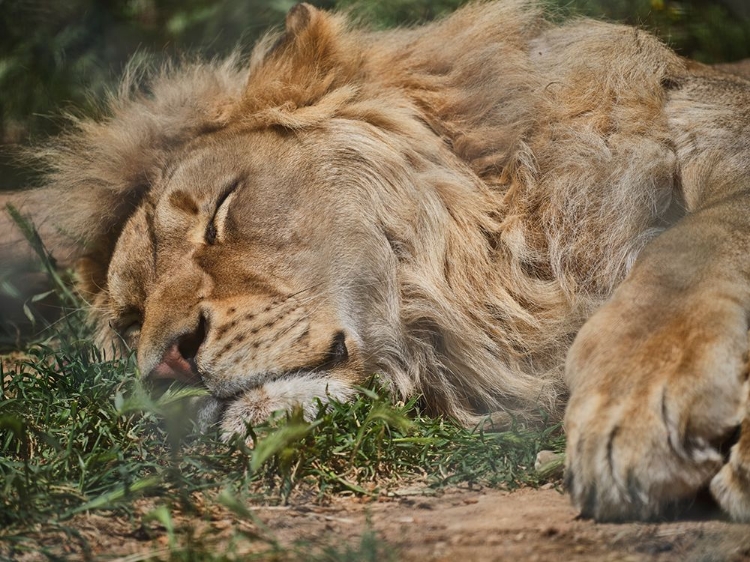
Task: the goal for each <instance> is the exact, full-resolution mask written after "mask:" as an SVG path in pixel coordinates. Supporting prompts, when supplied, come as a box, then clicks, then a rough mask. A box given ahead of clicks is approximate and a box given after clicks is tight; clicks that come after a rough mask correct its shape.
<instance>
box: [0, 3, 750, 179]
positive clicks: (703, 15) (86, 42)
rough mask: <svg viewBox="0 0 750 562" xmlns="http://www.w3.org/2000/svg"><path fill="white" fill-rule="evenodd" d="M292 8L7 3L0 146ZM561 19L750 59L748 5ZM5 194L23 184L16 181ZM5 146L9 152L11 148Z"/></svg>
mask: <svg viewBox="0 0 750 562" xmlns="http://www.w3.org/2000/svg"><path fill="white" fill-rule="evenodd" d="M464 1H465V0H312V1H311V3H313V4H315V5H317V6H319V7H323V8H327V9H334V8H338V9H342V8H343V9H348V10H350V11H352V12H353V13H354V14H356V15H357V16H360V17H362V18H363V19H364V20H365V21H369V22H370V23H372V24H373V25H375V26H379V27H387V26H393V25H399V24H408V23H414V22H419V21H427V20H430V19H433V18H435V17H437V16H440V15H442V14H444V13H446V12H449V11H451V10H453V9H455V8H456V7H457V6H458V5H460V4H462V3H463V2H464ZM295 3H296V2H295V1H294V0H64V1H61V0H0V144H2V145H13V144H16V143H26V142H28V141H30V140H32V141H33V140H38V139H39V138H40V137H44V136H45V135H47V134H50V133H54V132H55V131H57V130H58V129H59V127H60V125H61V120H60V119H58V118H56V117H55V116H56V115H59V114H60V113H61V112H63V111H65V110H66V109H69V108H75V110H76V111H77V112H83V113H88V112H91V111H93V109H94V106H95V100H96V99H98V98H101V95H102V93H103V92H104V91H105V90H106V89H107V88H108V87H110V86H111V85H112V84H113V83H114V82H115V81H116V79H117V76H118V75H119V74H120V73H121V72H122V70H123V68H124V66H125V64H126V63H127V61H128V60H130V59H131V58H133V57H136V58H139V57H149V56H154V55H155V56H156V58H158V57H160V56H169V55H174V54H175V53H178V52H182V51H185V50H190V51H199V52H202V53H203V54H205V55H207V56H213V55H220V54H223V53H226V52H228V51H230V50H231V49H233V48H235V47H236V46H237V45H240V46H241V47H243V48H245V49H249V47H250V46H251V45H252V43H253V42H254V41H255V40H256V39H257V38H258V36H259V35H260V34H261V33H263V31H265V30H266V29H268V28H269V27H273V26H280V25H281V24H282V22H283V18H284V14H285V13H286V11H287V10H288V9H289V8H291V7H292V6H293V5H294V4H295ZM547 3H548V4H550V5H551V6H552V7H553V8H555V9H556V13H559V14H560V15H561V16H569V15H574V14H583V15H589V16H593V17H597V18H604V19H607V20H611V21H621V22H626V23H629V24H635V25H639V26H641V27H644V28H646V29H649V30H652V31H654V32H656V33H657V34H659V35H660V36H661V37H662V38H663V39H664V40H665V41H667V42H668V43H670V44H671V45H672V46H673V47H674V48H676V49H677V50H678V51H679V52H680V53H682V54H684V55H685V56H688V57H691V58H695V59H698V60H701V61H704V62H721V61H729V60H735V59H740V58H744V57H750V2H748V1H747V0H718V1H717V0H547ZM1 148H2V147H0V153H4V154H5V157H4V158H5V159H6V160H5V161H4V162H0V177H2V178H3V180H2V182H1V183H0V189H8V188H13V187H20V185H19V184H21V183H23V181H24V179H23V177H22V176H21V175H19V174H18V170H16V172H15V173H8V167H7V166H8V162H7V154H8V152H9V151H8V150H1ZM6 148H7V146H6Z"/></svg>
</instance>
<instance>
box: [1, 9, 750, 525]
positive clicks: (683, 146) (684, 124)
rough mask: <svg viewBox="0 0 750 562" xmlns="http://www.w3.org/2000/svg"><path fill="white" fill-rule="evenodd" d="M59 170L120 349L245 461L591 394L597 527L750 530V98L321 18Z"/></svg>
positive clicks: (194, 83) (481, 20)
mask: <svg viewBox="0 0 750 562" xmlns="http://www.w3.org/2000/svg"><path fill="white" fill-rule="evenodd" d="M38 156H39V158H40V159H41V160H42V162H43V163H44V164H45V165H46V166H48V168H49V173H48V174H47V177H46V182H47V185H46V186H45V187H43V189H42V190H41V191H37V192H30V193H27V194H25V195H24V196H23V197H19V198H18V201H17V204H19V205H21V206H22V207H23V208H24V209H25V212H28V213H31V214H33V215H34V216H35V217H36V219H37V220H38V221H40V224H41V228H42V231H43V233H45V234H46V236H47V237H49V239H50V240H52V242H51V243H52V244H53V245H54V246H55V247H57V248H61V249H65V250H66V251H69V252H70V255H71V256H73V257H75V258H76V259H77V260H78V273H79V277H80V289H81V291H82V293H83V294H84V295H85V296H86V298H87V299H88V300H89V302H90V303H91V305H92V307H91V308H92V316H93V318H94V319H95V321H96V323H97V325H98V338H99V342H100V344H101V345H102V346H103V347H104V348H105V349H111V346H112V345H114V344H115V343H116V342H119V341H125V342H126V343H127V345H129V346H130V347H134V348H135V347H137V357H138V364H139V367H140V371H141V372H142V373H143V375H144V376H145V377H147V378H151V379H168V380H171V379H176V380H179V381H184V382H187V383H191V384H198V385H203V386H204V387H205V388H206V389H208V390H209V391H210V394H211V397H210V398H208V399H205V400H204V403H203V404H202V409H201V412H202V413H201V417H202V419H203V420H204V422H207V423H213V422H217V423H220V424H221V427H222V428H223V431H224V433H225V434H226V435H231V434H232V433H234V432H237V431H242V430H243V429H244V423H245V422H248V421H249V422H254V421H256V420H260V419H263V418H264V417H265V416H267V415H268V414H269V413H270V412H272V411H273V410H276V409H282V408H289V407H292V406H293V405H295V404H301V405H302V406H303V407H306V408H308V410H309V409H310V408H313V407H314V403H315V399H316V398H320V399H328V398H331V397H332V398H336V399H346V398H348V397H350V396H351V395H352V394H353V392H354V391H353V388H354V386H355V385H357V384H359V383H361V382H362V381H363V380H365V378H366V377H367V376H368V375H369V374H371V373H375V372H377V373H382V375H383V376H384V377H385V378H386V380H387V381H388V383H390V384H391V385H392V387H393V389H394V390H395V391H396V392H397V393H399V394H400V395H403V396H410V395H414V394H416V393H420V394H422V395H424V399H425V402H426V403H427V404H428V406H429V407H430V408H431V409H432V411H434V412H436V413H440V414H445V415H449V416H452V417H454V418H456V419H458V420H460V421H462V422H465V423H473V422H474V421H475V420H477V419H479V416H481V414H483V413H486V412H491V411H504V412H506V413H508V415H512V416H515V417H517V418H518V417H520V418H525V419H530V418H532V417H533V416H534V415H537V414H538V412H539V411H540V409H544V410H548V411H550V412H552V413H553V415H554V413H555V412H557V413H558V415H559V412H560V409H561V407H562V406H561V403H562V402H564V400H563V397H564V396H565V395H567V394H569V396H570V399H569V402H568V406H567V413H566V415H565V427H566V431H567V434H568V456H567V459H568V460H567V474H568V477H567V480H568V485H569V489H570V492H571V494H572V496H573V501H574V502H575V504H576V505H577V506H578V507H579V508H580V509H581V510H582V512H583V513H584V514H585V515H591V516H594V517H596V518H599V519H605V520H608V519H621V518H648V517H654V516H658V515H659V514H661V513H663V512H664V510H665V508H667V507H669V506H670V505H672V504H673V503H674V502H676V501H678V500H681V499H684V498H689V497H692V496H693V495H694V494H695V493H696V491H698V490H699V489H701V488H704V487H706V486H707V485H710V489H711V491H712V492H713V495H714V497H715V498H716V499H717V500H718V502H719V503H720V505H721V506H722V507H723V508H724V509H725V510H726V511H727V512H728V513H729V514H731V516H732V517H734V518H736V519H744V520H747V519H750V422H748V421H747V419H746V415H747V412H748V410H747V408H748V404H747V398H748V383H747V378H748V368H747V362H748V337H747V333H748V314H750V252H748V248H750V191H748V188H750V82H747V81H745V80H743V79H742V78H740V77H736V76H731V75H729V74H723V73H720V72H719V71H716V70H712V69H710V68H708V67H705V66H702V65H699V64H697V63H692V62H689V61H687V60H684V59H682V58H680V57H678V56H677V55H675V54H674V53H673V52H671V51H670V50H669V49H667V48H666V47H665V46H664V45H662V44H661V43H660V42H659V41H657V40H656V39H654V38H653V37H652V36H650V35H649V34H647V33H644V32H642V31H640V30H638V29H633V28H630V27H623V26H617V25H609V24H603V23H597V22H593V21H580V20H577V21H573V22H570V23H567V24H565V25H562V26H555V25H553V24H551V23H548V22H547V21H546V20H545V19H544V16H543V14H542V13H541V10H540V9H539V8H538V7H537V5H536V4H535V3H534V2H533V1H520V0H506V1H501V2H496V3H480V4H474V5H471V6H469V7H466V8H463V9H461V10H459V11H458V12H456V13H455V14H454V15H452V16H450V17H449V18H447V19H445V20H443V21H440V22H437V23H433V24H430V25H426V26H424V27H420V28H416V29H408V30H397V31H385V32H373V31H368V30H363V29H361V28H358V27H356V26H353V25H351V24H350V23H349V22H348V21H347V19H346V18H345V17H343V16H340V15H332V14H328V13H325V12H322V11H318V10H316V9H314V8H312V7H310V6H308V5H305V4H302V5H299V6H297V7H296V8H294V9H292V10H291V12H290V13H289V15H288V17H287V22H286V30H285V32H284V33H283V34H280V35H271V36H269V37H267V38H266V39H264V40H262V41H261V42H260V43H259V44H258V45H257V47H256V48H255V50H254V51H253V53H252V55H251V56H250V57H249V60H237V58H236V57H235V58H230V59H229V60H227V61H224V62H211V63H201V62H198V63H193V64H185V65H183V66H181V67H178V68H166V69H164V70H162V71H161V72H159V73H156V74H155V75H154V76H152V77H151V79H150V80H149V81H147V85H146V86H144V85H143V84H140V83H139V84H136V83H135V80H134V79H133V78H132V76H131V77H130V78H127V79H126V80H125V83H124V85H123V87H122V89H121V91H120V93H119V94H117V95H116V96H113V97H112V99H111V100H110V101H109V116H108V117H106V118H105V119H102V120H99V121H96V120H82V121H79V122H77V123H75V124H74V127H73V130H72V131H71V132H69V133H68V134H67V135H66V136H63V137H62V138H59V139H57V140H54V141H53V142H51V143H50V144H49V146H47V147H46V148H44V149H42V150H40V151H39V153H38ZM9 228H10V227H7V226H6V232H10V230H8V229H9ZM7 236H10V237H11V243H13V242H14V237H16V238H17V236H18V235H17V234H13V235H10V234H8V235H6V237H7ZM582 326H583V327H582ZM576 334H578V335H577V336H576ZM574 338H575V341H574ZM571 346H572V347H571ZM566 354H567V362H566V361H565V360H564V358H565V357H566ZM563 365H565V368H563ZM740 426H742V431H741V432H739V441H738V443H737V444H736V445H735V446H734V448H733V449H732V452H731V455H729V456H728V458H726V457H725V456H724V454H723V452H722V451H723V447H726V445H727V440H728V439H729V438H730V437H731V436H732V435H733V434H734V435H736V434H737V432H738V428H739V427H740Z"/></svg>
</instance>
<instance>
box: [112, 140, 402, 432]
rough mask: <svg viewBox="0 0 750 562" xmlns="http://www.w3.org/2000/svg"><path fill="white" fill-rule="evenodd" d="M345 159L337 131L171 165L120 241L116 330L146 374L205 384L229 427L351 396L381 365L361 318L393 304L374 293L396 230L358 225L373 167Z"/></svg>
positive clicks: (232, 143) (206, 153) (224, 146)
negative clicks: (356, 209) (364, 181)
mask: <svg viewBox="0 0 750 562" xmlns="http://www.w3.org/2000/svg"><path fill="white" fill-rule="evenodd" d="M321 136H324V137H325V138H321ZM324 152H325V154H324ZM345 152H346V149H345V147H344V146H343V144H342V142H341V141H339V140H337V138H336V135H335V134H334V133H331V132H325V131H315V132H310V133H306V134H292V133H289V132H277V131H273V130H269V131H252V132H245V133H243V132H238V131H223V132H221V133H218V134H215V135H212V136H209V137H207V138H206V139H204V140H201V141H198V142H196V143H195V144H194V145H193V146H191V147H190V148H189V149H186V150H185V151H183V153H182V154H181V155H179V156H178V157H177V158H176V159H175V160H174V161H173V162H172V163H170V165H169V166H167V167H166V168H165V171H164V174H163V177H162V178H161V179H160V180H159V182H157V184H156V185H154V186H153V187H152V191H151V196H150V197H149V198H148V200H147V201H146V202H144V203H143V204H142V205H141V207H140V208H139V209H138V211H137V212H136V213H135V214H134V215H133V216H132V217H131V219H130V220H129V221H128V223H127V225H126V226H125V228H124V230H123V232H122V234H121V236H120V239H119V241H118V243H117V246H116V249H115V252H114V254H113V257H112V260H111V263H110V268H109V272H108V279H107V288H108V291H107V296H108V307H109V309H110V312H111V316H110V325H111V326H112V327H114V328H115V329H116V331H117V332H119V334H120V335H121V337H122V338H124V339H125V340H126V341H127V343H128V344H129V345H130V346H131V347H132V348H137V357H138V365H139V367H140V370H141V372H142V374H143V376H145V377H147V378H151V379H176V380H180V381H184V382H189V383H194V384H202V385H205V387H206V388H207V389H208V390H209V392H210V393H211V396H212V399H211V400H208V401H206V404H205V409H208V410H211V411H212V412H213V413H210V414H209V417H216V414H218V413H219V412H220V411H221V410H222V408H223V407H226V408H227V412H226V413H225V417H224V427H225V430H226V431H227V432H233V431H239V430H241V429H243V426H242V423H243V422H244V421H254V420H259V419H262V418H264V417H266V416H267V415H268V414H269V413H270V412H271V411H273V410H276V409H280V408H288V407H290V406H291V405H293V404H295V403H299V404H303V405H305V406H307V407H308V408H314V407H315V401H314V398H315V397H318V398H321V399H325V398H326V396H327V395H332V396H335V397H337V398H344V397H346V396H348V395H349V394H351V392H352V390H351V387H352V385H353V384H356V383H358V382H360V381H361V380H362V378H363V376H364V373H365V372H366V371H365V369H366V367H368V366H369V367H371V368H372V366H371V365H368V361H367V357H366V356H365V355H363V351H362V350H363V346H364V345H366V343H367V341H368V340H369V339H371V334H369V333H368V330H369V331H371V329H370V328H368V326H365V325H363V318H368V319H370V320H369V321H370V322H371V323H372V321H373V320H372V319H374V321H375V322H377V318H378V316H382V315H383V313H382V312H381V313H378V309H380V310H381V311H382V310H384V309H385V307H382V306H380V305H378V304H377V302H374V303H373V302H372V301H373V299H372V298H370V297H368V298H367V299H364V298H363V296H364V294H365V293H366V294H368V295H373V294H376V295H378V294H379V295H380V298H382V299H388V298H389V297H390V296H389V295H388V294H387V286H388V284H387V283H386V282H385V278H386V277H387V276H388V275H389V270H390V269H392V268H391V267H390V266H389V263H388V261H389V259H390V258H389V256H390V252H388V251H383V250H384V248H387V246H388V244H387V240H386V239H385V237H384V235H383V234H382V233H380V234H379V233H378V230H377V229H376V228H375V227H374V225H373V224H370V223H369V222H368V220H367V217H363V216H362V215H361V213H360V214H359V215H358V216H357V220H354V218H353V217H354V215H353V213H352V210H351V208H350V206H351V204H352V202H353V201H356V199H357V198H358V195H357V193H356V185H357V175H358V174H359V173H362V166H361V165H360V167H359V168H360V169H357V166H356V165H355V164H352V163H350V162H346V157H345ZM337 153H340V154H344V156H343V157H341V156H337ZM321 162H325V165H321ZM337 162H341V165H342V167H345V168H346V169H343V170H342V169H339V168H338V166H337V164H336V163H337ZM352 241H357V242H358V243H357V244H356V251H355V250H353V249H352V246H351V244H352ZM373 287H380V289H379V291H374V292H373V290H372V289H373ZM377 300H378V299H377V298H376V299H375V301H377Z"/></svg>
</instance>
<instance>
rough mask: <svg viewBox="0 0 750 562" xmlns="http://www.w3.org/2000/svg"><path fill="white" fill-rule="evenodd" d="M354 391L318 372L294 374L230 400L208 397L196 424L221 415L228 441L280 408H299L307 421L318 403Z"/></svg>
mask: <svg viewBox="0 0 750 562" xmlns="http://www.w3.org/2000/svg"><path fill="white" fill-rule="evenodd" d="M356 392H357V391H356V389H355V388H353V387H352V386H351V385H350V384H349V383H346V382H343V381H339V380H336V379H332V378H326V377H321V376H320V373H310V374H295V375H294V376H289V377H286V378H282V379H277V380H273V381H269V382H267V383H265V384H263V385H261V386H258V387H255V388H252V389H249V390H246V391H244V392H243V393H241V394H240V395H239V396H238V397H236V398H235V399H234V400H232V401H231V402H229V403H226V402H222V401H221V400H218V399H216V398H213V397H208V398H209V400H207V401H206V404H205V406H204V408H203V409H202V410H200V412H199V416H198V417H199V423H200V421H201V420H206V421H207V422H208V420H211V421H210V422H208V424H209V425H212V424H215V423H217V422H218V421H219V418H221V436H222V439H223V440H224V441H228V440H229V439H231V438H232V436H233V435H235V434H238V435H245V434H246V433H247V425H248V424H251V425H252V424H257V423H260V422H263V421H265V420H267V419H268V418H269V417H270V416H271V414H273V413H274V412H277V411H279V410H282V411H287V412H288V411H291V410H292V409H294V408H298V407H299V408H302V411H303V414H304V417H305V419H306V420H308V421H309V420H312V419H314V418H315V416H316V415H317V413H318V411H319V409H320V406H321V404H327V403H328V402H330V401H331V400H336V401H338V402H345V401H347V400H349V399H351V398H352V396H354V394H355V393H356ZM222 411H223V416H222ZM206 427H207V426H206Z"/></svg>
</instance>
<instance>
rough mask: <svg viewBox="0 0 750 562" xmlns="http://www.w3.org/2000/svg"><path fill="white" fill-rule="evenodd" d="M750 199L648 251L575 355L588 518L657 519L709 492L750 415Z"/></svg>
mask: <svg viewBox="0 0 750 562" xmlns="http://www.w3.org/2000/svg"><path fill="white" fill-rule="evenodd" d="M747 248H750V196H746V195H743V196H737V197H733V198H731V199H728V200H726V201H725V202H723V203H722V204H718V205H713V206H711V207H708V208H706V209H704V210H702V211H699V212H697V213H695V214H693V215H691V216H688V217H687V218H686V219H684V220H683V221H682V222H681V223H680V224H678V225H677V226H676V227H674V228H673V229H671V230H669V231H667V232H666V233H664V234H663V235H662V236H660V237H659V238H657V239H656V240H655V241H653V242H652V243H651V245H650V246H649V247H647V248H646V249H645V250H644V252H643V253H642V255H641V257H640V258H639V260H638V262H637V263H636V265H635V266H634V268H633V270H632V272H631V274H630V276H629V278H628V279H627V280H626V281H625V282H624V283H623V284H622V285H621V286H620V288H619V289H618V290H617V291H615V294H614V296H613V298H612V299H611V300H610V301H609V302H608V303H607V304H606V305H604V306H603V307H602V308H601V309H600V310H599V311H598V312H597V313H596V314H595V315H594V316H593V317H592V318H591V319H590V320H589V321H588V322H587V323H586V325H585V326H584V327H583V328H582V329H581V331H580V333H579V334H578V337H577V338H576V341H575V343H574V345H573V347H572V349H571V351H570V353H569V356H568V361H567V365H566V371H567V372H566V375H567V379H568V383H569V386H570V389H571V393H572V394H571V399H570V403H569V406H568V411H567V413H566V429H567V431H568V461H567V469H568V482H569V487H570V491H571V494H572V496H573V500H574V502H575V503H576V504H577V505H578V507H579V508H580V509H581V510H582V512H583V513H584V514H587V515H591V516H594V517H596V518H599V519H621V518H649V517H654V516H658V515H660V514H661V513H662V512H663V511H664V508H666V507H667V506H668V505H669V504H671V503H673V502H674V501H676V500H680V499H681V498H686V497H690V496H691V495H692V494H694V493H695V492H696V491H697V490H698V489H700V488H701V487H703V486H706V485H707V484H708V482H709V481H710V479H711V478H712V477H713V476H714V475H715V474H716V473H717V472H718V471H719V469H720V468H721V465H722V462H723V458H722V455H721V452H720V450H719V447H720V445H721V443H722V441H723V440H724V439H726V437H727V436H728V435H730V434H731V433H732V431H733V430H734V429H735V428H736V427H737V426H738V425H739V423H740V421H741V420H742V418H743V415H744V412H745V411H746V408H747V403H746V402H747V389H746V385H747V368H746V360H747V353H748V340H747V331H748V315H749V314H750V254H748V252H747V251H746V249H747Z"/></svg>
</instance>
